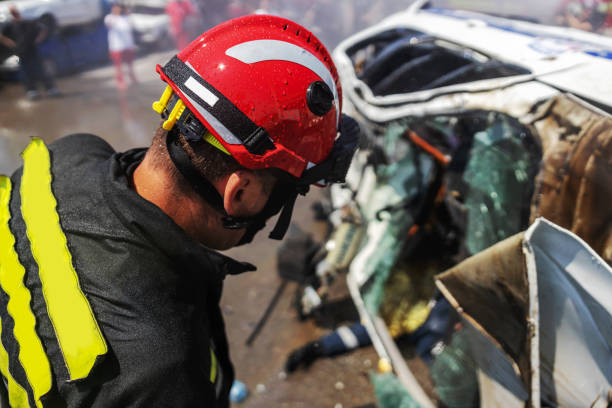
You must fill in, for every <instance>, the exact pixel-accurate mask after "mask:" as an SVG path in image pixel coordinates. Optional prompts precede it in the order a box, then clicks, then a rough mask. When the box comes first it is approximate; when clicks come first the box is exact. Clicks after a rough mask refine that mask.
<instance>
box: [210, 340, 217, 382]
mask: <svg viewBox="0 0 612 408" xmlns="http://www.w3.org/2000/svg"><path fill="white" fill-rule="evenodd" d="M216 379H217V357H215V352H214V351H213V349H212V347H211V348H210V382H211V383H214V382H215V380H216Z"/></svg>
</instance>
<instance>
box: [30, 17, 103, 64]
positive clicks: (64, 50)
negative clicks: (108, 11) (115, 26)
mask: <svg viewBox="0 0 612 408" xmlns="http://www.w3.org/2000/svg"><path fill="white" fill-rule="evenodd" d="M38 50H39V52H40V55H41V57H42V58H43V60H45V61H48V62H50V63H51V64H52V65H53V70H54V71H55V72H53V74H55V75H62V74H66V73H70V72H75V71H78V70H81V69H83V68H86V67H90V66H93V65H96V64H99V63H101V62H106V61H108V59H109V57H108V43H107V32H106V27H105V26H104V23H103V22H101V21H100V22H98V23H96V24H94V25H90V26H86V27H80V28H79V29H78V30H76V29H70V28H69V29H66V30H64V31H62V32H60V33H58V34H56V35H53V36H52V37H50V38H48V39H47V40H46V41H44V42H43V43H42V44H40V45H39V47H38Z"/></svg>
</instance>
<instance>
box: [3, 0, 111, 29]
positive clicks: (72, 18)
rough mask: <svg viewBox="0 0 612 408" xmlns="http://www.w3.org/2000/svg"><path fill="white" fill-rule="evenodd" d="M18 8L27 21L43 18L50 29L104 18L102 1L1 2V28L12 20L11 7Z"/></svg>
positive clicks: (38, 0)
mask: <svg viewBox="0 0 612 408" xmlns="http://www.w3.org/2000/svg"><path fill="white" fill-rule="evenodd" d="M11 4H13V5H15V6H16V7H17V9H18V10H19V12H20V13H21V15H22V17H23V18H25V19H36V18H42V21H44V22H45V23H46V24H48V25H49V26H50V27H58V28H64V27H69V26H75V25H79V24H86V23H91V22H94V21H96V20H99V19H100V18H102V15H103V8H102V2H101V1H100V0H1V1H0V26H1V25H2V24H4V23H6V22H7V21H9V19H10V18H11V16H10V13H9V6H10V5H11Z"/></svg>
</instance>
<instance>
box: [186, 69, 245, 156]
mask: <svg viewBox="0 0 612 408" xmlns="http://www.w3.org/2000/svg"><path fill="white" fill-rule="evenodd" d="M185 65H187V66H188V67H189V68H190V69H191V70H192V71H194V72H195V69H193V67H192V66H191V64H190V63H189V62H185ZM190 78H191V77H190ZM187 82H189V79H188V80H187V81H186V82H185V85H186V86H187V87H189V86H188V85H187ZM194 82H195V83H197V84H198V85H199V86H202V85H201V84H200V83H199V82H197V81H196V80H195V79H194ZM202 88H204V87H203V86H202ZM190 89H191V88H190ZM191 90H192V91H193V92H195V93H196V94H197V95H198V96H200V98H202V99H204V98H203V97H202V95H201V94H200V93H199V92H196V91H195V90H194V89H191ZM205 90H206V91H207V92H210V91H208V89H205ZM184 96H185V98H187V100H188V101H189V103H191V105H192V106H193V107H194V108H195V109H196V110H197V111H198V113H199V114H200V115H202V117H203V118H204V119H205V120H206V121H207V122H208V124H209V125H210V126H211V127H212V128H213V129H214V130H215V131H216V132H217V133H218V134H219V136H220V137H221V138H223V140H224V141H225V143H228V144H233V145H239V144H242V142H241V141H240V139H238V137H236V135H234V133H232V131H231V130H229V129H228V128H226V127H225V126H224V125H223V123H221V122H219V120H218V119H217V118H215V117H214V116H213V115H212V114H211V113H210V112H208V110H207V109H205V108H204V107H203V106H202V105H200V104H199V103H197V102H196V101H195V100H194V99H193V98H191V97H190V96H189V95H187V94H184ZM212 96H214V97H215V98H217V96H216V95H212ZM217 99H218V98H217ZM204 100H205V99H204ZM205 101H206V103H208V104H210V103H209V102H208V101H207V100H205ZM215 103H217V102H216V101H215ZM213 105H214V104H213ZM213 105H211V106H213Z"/></svg>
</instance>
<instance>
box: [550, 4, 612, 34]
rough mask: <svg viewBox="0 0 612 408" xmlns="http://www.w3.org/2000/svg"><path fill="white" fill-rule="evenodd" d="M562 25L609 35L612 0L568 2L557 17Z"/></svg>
mask: <svg viewBox="0 0 612 408" xmlns="http://www.w3.org/2000/svg"><path fill="white" fill-rule="evenodd" d="M557 20H558V21H557V22H558V23H559V24H561V25H566V26H568V27H572V28H577V29H579V30H584V31H592V32H598V33H602V34H606V33H607V35H609V34H610V29H611V28H612V1H611V0H566V1H564V2H563V3H562V6H561V10H560V12H559V14H558V17H557Z"/></svg>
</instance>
